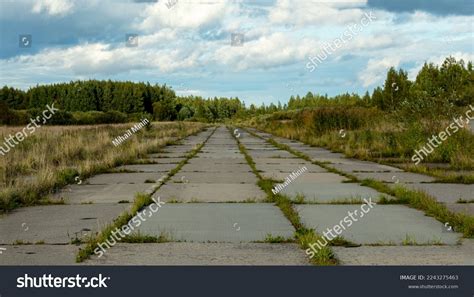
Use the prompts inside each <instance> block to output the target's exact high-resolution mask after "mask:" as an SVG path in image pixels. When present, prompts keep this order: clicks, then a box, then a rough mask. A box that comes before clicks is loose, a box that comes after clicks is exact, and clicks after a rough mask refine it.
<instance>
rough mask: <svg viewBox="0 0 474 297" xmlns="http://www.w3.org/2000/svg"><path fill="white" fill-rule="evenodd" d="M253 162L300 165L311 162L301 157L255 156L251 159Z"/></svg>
mask: <svg viewBox="0 0 474 297" xmlns="http://www.w3.org/2000/svg"><path fill="white" fill-rule="evenodd" d="M253 161H254V162H255V164H257V165H258V164H275V165H293V166H296V167H298V166H300V167H301V164H311V163H309V162H308V161H305V160H303V159H293V158H255V159H253Z"/></svg>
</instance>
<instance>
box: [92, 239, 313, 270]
mask: <svg viewBox="0 0 474 297" xmlns="http://www.w3.org/2000/svg"><path fill="white" fill-rule="evenodd" d="M85 264H86V265H309V264H308V261H307V259H306V257H305V255H304V251H302V250H300V249H299V247H298V245H297V244H293V243H284V244H270V243H199V242H167V243H154V244H123V243H120V244H117V245H115V246H114V248H113V249H110V250H109V251H107V253H105V254H104V255H103V256H102V257H101V258H98V257H97V256H95V257H93V259H91V260H88V261H87V262H86V263H85Z"/></svg>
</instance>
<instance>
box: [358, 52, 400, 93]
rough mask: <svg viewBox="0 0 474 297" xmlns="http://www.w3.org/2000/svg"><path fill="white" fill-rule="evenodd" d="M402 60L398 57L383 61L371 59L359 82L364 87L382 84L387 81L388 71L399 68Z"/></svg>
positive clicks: (360, 75)
mask: <svg viewBox="0 0 474 297" xmlns="http://www.w3.org/2000/svg"><path fill="white" fill-rule="evenodd" d="M399 64H400V58H399V57H396V56H392V57H385V58H382V59H370V60H369V62H368V63H367V67H366V69H364V70H363V71H362V72H360V73H359V75H358V77H359V80H360V81H361V82H362V85H363V86H364V87H368V86H372V85H374V84H376V83H380V82H382V81H383V80H384V79H385V75H386V74H387V70H388V69H389V68H390V67H392V66H393V67H398V65H399Z"/></svg>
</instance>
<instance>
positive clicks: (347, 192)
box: [280, 182, 390, 203]
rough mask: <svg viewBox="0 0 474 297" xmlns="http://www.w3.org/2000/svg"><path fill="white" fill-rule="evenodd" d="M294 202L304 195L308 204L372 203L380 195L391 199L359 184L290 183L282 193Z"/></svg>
mask: <svg viewBox="0 0 474 297" xmlns="http://www.w3.org/2000/svg"><path fill="white" fill-rule="evenodd" d="M280 193H281V194H285V195H287V196H289V197H290V199H292V200H294V199H296V197H297V196H298V195H304V197H305V201H307V202H320V203H329V202H332V201H343V200H347V201H350V200H351V199H357V198H360V199H364V198H367V199H368V198H370V197H372V201H378V200H379V197H380V195H383V196H385V197H390V196H388V195H386V194H382V193H379V192H377V191H376V190H374V189H372V188H369V187H364V186H361V185H359V184H357V183H325V184H315V183H312V182H310V183H304V182H299V183H290V184H289V185H288V186H286V187H285V188H284V189H283V190H282V191H281V192H280Z"/></svg>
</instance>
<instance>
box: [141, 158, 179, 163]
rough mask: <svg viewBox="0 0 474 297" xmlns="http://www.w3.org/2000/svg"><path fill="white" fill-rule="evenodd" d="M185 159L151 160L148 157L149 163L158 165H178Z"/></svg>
mask: <svg viewBox="0 0 474 297" xmlns="http://www.w3.org/2000/svg"><path fill="white" fill-rule="evenodd" d="M184 159H185V158H153V157H150V159H148V160H150V161H152V162H155V163H159V164H178V163H180V162H181V161H183V160H184Z"/></svg>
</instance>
